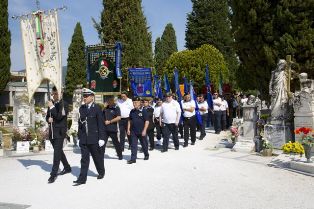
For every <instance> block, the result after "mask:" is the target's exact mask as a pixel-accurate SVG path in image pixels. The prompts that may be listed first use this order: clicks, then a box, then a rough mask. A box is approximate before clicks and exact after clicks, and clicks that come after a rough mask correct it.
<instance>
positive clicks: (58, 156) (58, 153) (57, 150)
mask: <svg viewBox="0 0 314 209" xmlns="http://www.w3.org/2000/svg"><path fill="white" fill-rule="evenodd" d="M63 140H64V139H50V142H51V144H52V146H53V150H54V151H53V165H52V169H51V173H50V175H51V176H57V174H58V170H59V165H60V161H61V162H62V164H63V167H64V169H71V167H70V165H69V163H68V161H67V158H66V157H65V154H64V152H63V150H62V148H63Z"/></svg>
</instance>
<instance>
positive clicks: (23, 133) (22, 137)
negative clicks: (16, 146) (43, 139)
mask: <svg viewBox="0 0 314 209" xmlns="http://www.w3.org/2000/svg"><path fill="white" fill-rule="evenodd" d="M12 139H13V141H30V140H31V139H32V134H31V131H30V130H29V129H24V130H20V129H18V128H16V127H14V128H13V136H12Z"/></svg>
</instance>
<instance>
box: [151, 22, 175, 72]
mask: <svg viewBox="0 0 314 209" xmlns="http://www.w3.org/2000/svg"><path fill="white" fill-rule="evenodd" d="M177 51H178V47H177V38H176V32H175V30H174V28H173V26H172V24H171V23H168V24H167V25H166V27H165V30H164V32H163V34H162V36H161V38H157V39H156V43H155V60H156V69H157V72H158V74H163V70H162V68H163V67H164V66H165V64H166V61H167V60H168V59H169V57H170V56H171V55H172V54H173V53H174V52H177Z"/></svg>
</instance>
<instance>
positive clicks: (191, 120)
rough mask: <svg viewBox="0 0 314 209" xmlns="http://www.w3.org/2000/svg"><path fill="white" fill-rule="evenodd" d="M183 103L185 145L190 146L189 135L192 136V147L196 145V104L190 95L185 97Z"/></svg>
mask: <svg viewBox="0 0 314 209" xmlns="http://www.w3.org/2000/svg"><path fill="white" fill-rule="evenodd" d="M181 102H182V110H183V118H184V120H183V128H184V145H183V147H187V146H188V141H189V133H190V135H191V145H194V144H195V141H196V116H195V102H194V101H192V100H191V95H190V94H185V95H184V100H183V101H181Z"/></svg>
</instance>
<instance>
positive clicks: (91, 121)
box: [78, 103, 105, 144]
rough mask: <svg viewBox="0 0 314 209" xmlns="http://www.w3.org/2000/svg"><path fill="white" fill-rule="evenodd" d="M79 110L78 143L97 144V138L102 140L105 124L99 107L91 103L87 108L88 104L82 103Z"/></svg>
mask: <svg viewBox="0 0 314 209" xmlns="http://www.w3.org/2000/svg"><path fill="white" fill-rule="evenodd" d="M79 112H80V117H79V122H78V124H79V127H78V138H79V140H80V144H97V143H98V141H99V140H104V135H105V126H104V120H103V115H102V111H101V109H100V108H99V107H98V106H97V105H96V104H95V103H92V105H91V107H90V108H89V109H88V105H82V106H81V107H80V109H79ZM86 127H87V128H86Z"/></svg>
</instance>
